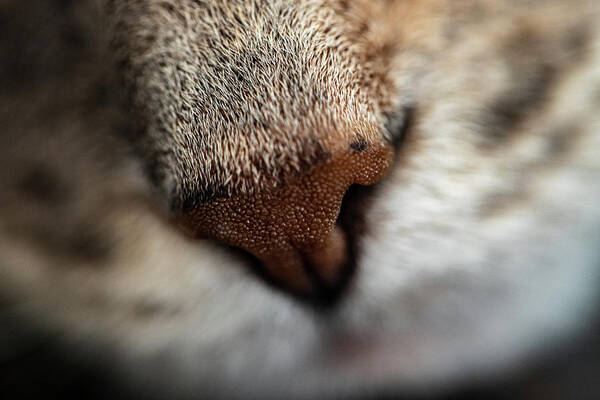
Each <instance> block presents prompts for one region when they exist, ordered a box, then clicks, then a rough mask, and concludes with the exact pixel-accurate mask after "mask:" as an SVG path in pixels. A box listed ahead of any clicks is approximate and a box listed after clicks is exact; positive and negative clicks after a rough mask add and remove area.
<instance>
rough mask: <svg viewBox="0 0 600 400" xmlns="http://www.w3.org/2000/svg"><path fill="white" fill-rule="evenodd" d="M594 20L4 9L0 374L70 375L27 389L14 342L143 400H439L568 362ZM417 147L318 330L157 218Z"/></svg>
mask: <svg viewBox="0 0 600 400" xmlns="http://www.w3.org/2000/svg"><path fill="white" fill-rule="evenodd" d="M599 14H600V11H599V7H598V3H597V1H593V0H589V1H588V0H578V1H573V2H566V1H560V0H546V1H543V0H531V1H516V0H483V1H476V0H465V1H442V0H431V1H411V0H395V1H384V0H350V1H342V0H340V1H334V0H331V1H328V0H299V1H291V0H289V1H288V0H273V1H267V0H264V1H259V0H249V1H236V0H228V1H225V0H218V1H210V2H209V1H191V0H181V1H174V0H170V1H169V0H165V1H158V0H145V1H143V0H101V1H91V0H90V1H76V0H71V1H60V2H59V1H56V2H51V1H44V0H30V1H28V2H20V1H16V0H13V1H8V2H4V3H3V4H2V5H1V6H0V33H1V34H0V57H1V60H0V61H2V62H0V78H1V79H2V85H0V126H1V129H2V134H1V135H0V205H1V208H0V213H1V216H0V289H1V292H0V293H1V295H0V297H2V301H4V300H5V301H4V304H5V306H4V307H3V312H2V313H1V314H0V322H1V325H2V326H3V327H10V328H11V329H3V332H2V335H3V336H2V337H8V339H5V340H4V342H5V343H7V345H6V346H4V347H3V350H4V348H6V349H8V350H6V353H7V354H14V356H11V357H10V358H9V360H10V362H8V363H4V364H3V365H7V364H8V365H9V367H8V368H9V369H10V368H11V367H12V369H13V370H15V371H17V370H18V371H25V373H24V375H25V378H26V379H23V380H22V381H21V382H25V383H26V384H22V385H18V388H19V389H21V390H23V391H28V390H36V389H35V387H37V386H36V385H32V384H30V380H29V379H30V378H35V377H36V376H44V377H46V376H48V375H47V374H48V371H52V370H56V369H57V368H56V367H55V366H54V364H55V363H56V362H57V359H56V358H51V359H50V361H49V363H50V364H51V368H48V371H43V372H39V370H38V372H37V374H36V373H29V372H30V371H29V370H27V369H23V368H20V366H21V364H14V360H15V359H18V360H22V359H27V358H26V357H22V354H36V351H35V350H36V347H35V346H34V345H32V344H31V343H32V342H33V343H34V344H35V343H36V341H35V340H33V341H32V342H30V341H29V340H25V339H21V340H14V341H11V340H13V339H11V338H13V335H14V336H16V337H20V336H21V335H18V334H15V333H14V332H17V331H16V327H17V326H21V327H23V326H24V327H26V328H27V329H26V331H27V332H29V333H30V335H31V336H33V337H36V338H39V337H42V338H46V337H47V336H46V334H47V333H50V334H51V335H50V336H51V337H53V338H58V341H59V342H60V346H62V347H59V348H60V349H61V350H62V351H60V354H62V355H63V356H64V355H65V354H66V355H67V358H69V357H70V356H71V355H73V354H75V355H77V356H78V357H81V359H83V360H85V362H82V363H83V364H86V363H90V364H94V363H100V364H101V363H102V361H105V362H107V365H109V367H110V368H109V369H110V370H112V371H114V374H115V375H117V376H118V377H120V378H121V379H122V380H125V381H126V382H127V383H128V384H131V385H132V386H134V387H135V388H136V389H137V390H139V391H141V392H142V393H143V394H144V395H145V394H146V393H152V394H155V395H156V396H158V397H160V396H161V395H162V396H163V397H166V398H172V397H173V396H181V397H184V398H185V397H197V395H198V394H199V393H200V394H201V395H202V396H206V397H211V396H214V397H217V398H239V399H241V398H282V397H285V398H299V399H311V398H323V397H326V396H330V397H333V398H339V397H343V396H354V397H360V396H362V395H363V394H365V393H367V394H374V395H375V394H378V392H379V391H384V392H388V391H389V392H393V393H394V394H396V392H400V393H401V394H404V393H406V392H407V391H408V392H411V391H415V390H416V391H421V390H426V391H428V393H435V394H440V395H445V394H447V392H448V391H451V390H452V389H453V388H455V387H457V386H460V385H465V384H473V382H481V381H483V380H486V379H491V378H492V377H494V376H497V375H498V374H501V373H502V372H504V371H507V370H508V371H510V372H511V373H516V372H518V371H519V370H520V369H519V368H523V365H525V366H526V367H527V366H529V364H527V363H526V361H528V360H534V359H538V360H539V358H538V357H539V356H540V354H556V353H557V349H558V348H560V346H559V344H560V343H565V342H564V340H567V339H568V340H567V342H569V341H571V342H572V341H573V340H574V339H573V338H574V337H575V338H576V337H577V334H578V333H579V332H581V330H583V327H585V326H586V324H588V321H589V320H590V319H591V316H593V315H594V313H596V312H597V305H596V303H597V296H598V287H600V286H599V285H598V281H599V279H598V278H599V277H598V268H597V266H598V264H599V263H600V254H599V253H598V246H597V243H598V237H600V236H599V235H600V207H599V206H598V198H599V197H600V179H599V176H600V163H599V161H598V152H599V149H600V135H599V133H598V132H599V130H598V127H599V126H600V117H599V115H600V114H598V108H599V107H600V102H599V101H598V89H597V88H598V87H600V75H599V73H598V71H600V69H599V65H600V31H599V28H598V24H597V21H598V20H599V19H600V18H599ZM257 66H258V67H257ZM404 134H405V135H406V140H405V141H404V142H401V141H399V140H393V141H394V142H396V143H397V145H398V146H400V148H399V151H398V157H400V158H401V159H400V160H397V161H398V162H396V163H395V166H394V168H393V170H392V171H391V174H390V175H389V176H388V178H387V179H386V180H385V181H384V182H382V183H381V184H380V185H378V186H377V187H374V188H372V189H371V190H369V191H368V192H365V193H363V194H362V195H363V197H362V200H364V201H363V202H361V203H354V204H352V199H347V200H349V202H348V207H347V208H346V209H347V210H350V211H352V212H349V213H345V214H344V212H343V215H342V216H341V220H342V221H343V223H344V226H345V227H347V226H355V225H359V222H360V229H358V227H356V229H355V232H358V233H356V234H355V235H354V236H355V237H354V238H353V241H352V242H351V245H352V246H351V249H350V250H352V252H351V253H350V252H349V253H348V256H350V255H351V256H352V257H353V258H354V259H353V262H354V263H355V266H356V272H357V273H356V275H355V276H354V280H353V281H352V282H351V285H350V288H349V290H348V292H347V293H346V294H345V297H344V298H343V301H342V302H341V303H340V304H338V306H337V307H336V308H334V309H329V310H328V312H327V313H323V312H319V311H316V310H314V309H312V308H309V307H305V306H303V305H299V303H297V302H296V301H295V299H292V298H288V297H287V296H286V295H284V294H283V293H282V292H281V291H277V290H272V288H271V287H270V286H267V285H264V284H263V283H262V281H260V280H259V279H256V276H255V275H254V274H252V273H251V272H249V268H248V266H249V262H248V260H247V259H246V258H244V257H241V256H240V255H239V254H237V253H235V252H232V251H230V250H229V249H226V248H223V247H221V246H219V245H217V244H215V243H214V242H210V241H202V240H199V241H191V240H189V239H187V238H186V237H184V235H182V234H181V232H180V231H179V230H178V229H177V228H176V227H174V226H173V225H172V224H171V223H170V222H169V219H170V216H171V214H169V213H166V212H164V208H172V209H176V210H177V209H187V208H197V206H198V205H200V204H205V202H206V201H207V200H209V199H214V198H215V197H218V198H222V197H229V198H232V196H234V197H235V196H240V197H239V198H242V197H243V196H245V195H249V193H252V192H253V191H264V190H267V189H270V188H272V187H274V186H280V185H281V184H282V183H285V182H288V181H294V182H303V179H304V180H305V179H306V177H307V176H310V175H307V173H308V174H310V171H313V169H314V166H315V165H316V164H319V163H324V162H328V161H330V160H332V159H334V158H335V156H336V154H335V152H336V151H342V150H343V151H356V150H357V149H361V148H363V147H364V146H365V144H367V145H369V144H371V143H373V142H375V141H379V140H381V137H385V138H387V139H398V138H399V137H400V136H403V135H404ZM336 146H340V148H339V149H338V147H336ZM342 147H343V149H342ZM348 154H353V153H351V152H350V153H348ZM148 172H149V173H150V177H151V178H153V179H148ZM303 177H304V178H303ZM279 190H282V189H279ZM283 190H285V189H283ZM288 190H289V189H288ZM355 190H360V189H356V188H354V189H353V190H352V193H351V194H356V191H355ZM267 191H268V190H267ZM357 198H359V199H360V196H357ZM252 199H256V197H252ZM217 200H218V201H222V200H219V199H217ZM367 200H368V201H367ZM163 204H167V207H162V208H161V205H163ZM357 204H358V206H357ZM242 206H247V204H246V203H244V204H242ZM316 206H318V204H317V205H315V207H316ZM357 208H358V210H356V209H357ZM253 211H256V210H255V209H254V208H253ZM329 218H330V219H332V218H333V217H331V216H329ZM309 222H310V221H309ZM278 228H279V227H278ZM259 245H260V244H259ZM4 311H6V312H4ZM17 320H18V322H19V325H17V322H16V321H17ZM12 328H15V330H13V329H12ZM22 337H23V338H27V339H29V336H24V335H23V336H22ZM9 339H10V340H9ZM561 339H562V340H563V341H562V342H561ZM38 340H39V339H38ZM15 342H16V343H19V344H20V345H19V346H13V345H12V344H13V343H15ZM2 344H4V343H2ZM13 349H14V350H13ZM65 349H66V350H65ZM9 350H10V351H9ZM586 350H589V353H590V354H593V348H589V349H588V348H586ZM13 351H14V353H12V352H13ZM90 352H92V353H90ZM2 354H4V353H2ZM69 361H72V360H69ZM78 361H80V360H79V359H78ZM592 361H593V362H595V363H596V364H593V365H597V363H598V361H597V359H594V360H592ZM31 363H32V364H34V365H39V363H38V361H37V359H36V360H35V361H33V362H31ZM15 365H16V366H15ZM77 365H79V363H77ZM34 370H35V368H34ZM592 372H593V374H596V373H597V370H596V369H594V370H593V371H592ZM593 374H592V376H594V375H593ZM557 375H558V378H560V379H567V380H568V379H571V378H570V377H573V375H577V376H576V377H575V378H573V379H574V380H575V385H571V386H569V387H570V388H572V387H577V388H579V387H582V386H585V387H586V389H587V388H588V386H590V388H591V386H592V385H583V384H582V383H581V382H582V380H581V376H580V375H579V374H566V373H564V371H559V373H558V374H557ZM3 377H4V375H3ZM76 378H79V376H77V375H76ZM484 378H485V379H484ZM53 379H54V378H53ZM53 379H48V380H53ZM556 380H558V379H556ZM556 380H553V381H552V382H555V381H556ZM77 381H78V384H76V385H75V389H76V390H75V391H77V390H82V389H81V386H86V387H88V386H87V382H88V381H85V380H84V381H83V382H85V384H84V385H82V384H81V382H82V381H81V380H79V379H77ZM7 386H10V385H8V384H7ZM56 386H60V385H56ZM12 387H15V385H12ZM102 387H104V386H103V385H100V388H102ZM538 387H539V386H538ZM95 389H97V387H96V388H94V390H92V389H88V390H90V391H91V393H90V395H98V396H100V395H99V394H98V393H101V391H100V392H98V391H97V390H95ZM526 389H527V388H525V389H524V390H525V393H528V392H527V391H526ZM590 390H591V389H590ZM571 393H572V392H571ZM0 394H1V393H0ZM569 394H570V393H569V389H566V394H565V395H564V396H563V397H569ZM37 395H38V397H39V396H40V395H44V396H47V394H46V393H45V392H44V393H41V394H39V393H37ZM13 397H18V396H13ZM22 397H24V396H22ZM63 397H64V396H63ZM107 397H110V396H107ZM488 397H489V396H488ZM509 397H512V396H509ZM559 397H560V396H559ZM595 397H597V396H595ZM595 397H592V398H595Z"/></svg>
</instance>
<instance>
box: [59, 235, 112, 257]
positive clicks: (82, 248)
mask: <svg viewBox="0 0 600 400" xmlns="http://www.w3.org/2000/svg"><path fill="white" fill-rule="evenodd" d="M111 248H112V246H111V243H110V241H109V240H108V238H107V237H105V236H102V235H100V234H99V233H96V232H94V231H93V230H90V229H86V228H85V227H83V228H82V229H81V230H80V231H78V232H76V233H75V234H74V235H72V237H71V239H70V241H69V244H68V250H69V252H70V253H71V254H72V255H73V256H75V257H77V258H79V259H82V260H86V261H92V262H102V261H105V260H106V259H108V258H109V256H110V253H111Z"/></svg>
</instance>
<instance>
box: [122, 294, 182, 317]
mask: <svg viewBox="0 0 600 400" xmlns="http://www.w3.org/2000/svg"><path fill="white" fill-rule="evenodd" d="M176 313H177V308H176V307H172V306H169V305H168V304H167V303H165V302H161V301H160V300H159V299H145V300H142V301H139V302H137V303H135V304H134V306H133V308H132V314H133V316H134V317H135V318H139V319H148V318H153V317H159V316H168V315H175V314H176Z"/></svg>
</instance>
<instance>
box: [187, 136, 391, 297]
mask: <svg viewBox="0 0 600 400" xmlns="http://www.w3.org/2000/svg"><path fill="white" fill-rule="evenodd" d="M392 161H393V150H392V147H391V146H390V145H389V144H387V143H384V142H381V143H376V144H370V145H369V146H366V147H365V148H361V149H360V151H356V150H353V149H352V148H350V149H349V150H348V151H347V152H345V153H343V154H340V155H336V156H334V157H332V158H331V159H330V160H329V161H326V162H324V163H321V164H318V165H315V166H314V167H313V168H312V169H311V170H310V171H309V172H308V173H306V174H304V175H302V176H300V177H299V178H297V179H296V180H295V181H293V182H291V183H288V184H286V185H284V186H282V187H279V188H277V189H274V190H271V191H263V192H259V193H254V194H252V195H242V196H231V197H227V198H217V199H213V200H211V201H209V202H205V203H202V204H201V205H200V206H198V207H196V208H194V209H193V210H191V211H188V212H186V213H185V214H184V215H182V216H181V217H180V218H179V219H178V222H179V225H180V226H181V227H182V228H183V229H184V230H185V231H186V232H187V233H188V234H190V235H191V236H193V237H196V238H209V239H216V240H218V241H220V242H222V243H225V244H227V245H231V246H235V247H239V248H241V249H243V250H245V251H247V252H249V253H251V254H252V255H253V256H254V257H256V258H257V259H258V260H260V263H261V265H262V267H263V268H264V270H265V272H266V274H267V275H268V276H269V277H270V278H271V280H273V281H275V282H277V283H278V285H279V286H281V287H283V288H285V289H286V290H289V291H291V292H292V293H294V294H299V295H301V296H309V297H311V298H313V297H317V298H323V297H324V298H331V297H332V295H333V296H335V295H336V294H338V293H340V292H341V289H342V287H343V286H345V284H346V283H347V282H348V281H349V279H348V278H349V277H348V275H349V274H351V272H349V271H348V269H347V268H346V266H347V265H348V262H349V261H350V260H348V257H349V253H348V251H347V250H348V249H347V237H346V233H345V232H344V230H343V229H342V228H341V227H340V226H339V225H336V220H337V217H338V214H339V212H340V207H341V204H342V199H343V197H344V194H345V192H346V190H347V189H348V187H350V186H351V185H353V184H359V185H372V184H375V183H377V182H379V181H380V180H381V179H382V178H383V176H384V175H385V174H386V172H387V171H388V170H389V169H390V167H391V165H392Z"/></svg>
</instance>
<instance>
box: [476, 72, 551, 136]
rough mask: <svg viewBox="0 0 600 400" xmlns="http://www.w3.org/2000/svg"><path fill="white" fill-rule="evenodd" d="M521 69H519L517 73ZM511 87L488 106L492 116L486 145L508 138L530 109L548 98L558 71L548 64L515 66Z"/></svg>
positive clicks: (533, 108) (540, 104)
mask: <svg viewBox="0 0 600 400" xmlns="http://www.w3.org/2000/svg"><path fill="white" fill-rule="evenodd" d="M517 70H518V71H522V72H517ZM517 70H516V71H515V73H514V74H513V76H514V79H513V80H512V81H513V84H512V85H511V87H510V88H509V89H508V90H506V91H505V92H504V93H503V94H501V95H499V96H498V97H496V98H495V99H494V100H493V102H492V104H490V106H489V107H488V110H489V113H490V115H491V117H492V119H493V120H492V121H490V124H489V129H488V131H487V135H486V139H488V140H490V141H489V142H487V143H486V144H487V145H495V144H498V142H502V141H504V140H506V139H507V138H509V137H511V135H512V133H513V131H514V130H515V129H516V128H517V127H518V126H519V125H520V124H521V123H523V122H524V121H525V120H526V119H527V118H528V117H529V116H530V114H531V113H532V112H534V111H535V110H536V109H537V108H539V107H541V106H542V105H543V104H545V103H546V101H547V100H548V98H549V95H550V92H551V89H552V84H553V83H554V81H555V79H556V76H557V71H556V68H555V67H553V66H551V65H540V66H538V67H537V68H534V69H533V70H532V69H531V68H529V71H528V70H527V68H517Z"/></svg>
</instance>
